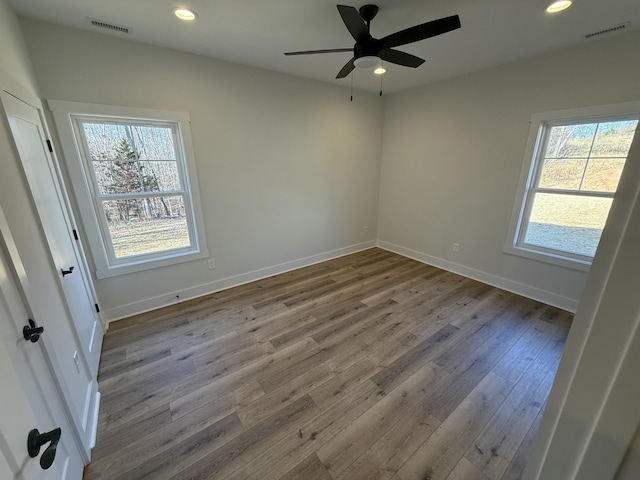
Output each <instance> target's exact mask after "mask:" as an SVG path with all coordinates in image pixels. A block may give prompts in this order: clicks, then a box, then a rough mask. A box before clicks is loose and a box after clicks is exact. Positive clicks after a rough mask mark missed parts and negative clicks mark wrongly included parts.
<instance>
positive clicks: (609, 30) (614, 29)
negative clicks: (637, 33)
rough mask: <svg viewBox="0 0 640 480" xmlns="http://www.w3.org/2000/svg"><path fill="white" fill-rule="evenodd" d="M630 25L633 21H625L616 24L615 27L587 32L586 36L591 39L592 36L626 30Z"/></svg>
mask: <svg viewBox="0 0 640 480" xmlns="http://www.w3.org/2000/svg"><path fill="white" fill-rule="evenodd" d="M629 27H631V22H625V23H621V24H620V25H615V26H613V27H609V28H605V29H604V30H600V31H598V32H593V33H587V34H586V35H585V36H584V38H586V39H590V38H594V37H601V36H603V35H610V34H612V33H616V32H619V31H621V30H626V29H627V28H629Z"/></svg>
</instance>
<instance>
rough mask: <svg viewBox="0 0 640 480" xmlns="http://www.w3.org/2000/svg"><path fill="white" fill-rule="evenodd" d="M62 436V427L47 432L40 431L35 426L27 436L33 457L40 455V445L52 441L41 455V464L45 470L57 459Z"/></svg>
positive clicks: (28, 446)
mask: <svg viewBox="0 0 640 480" xmlns="http://www.w3.org/2000/svg"><path fill="white" fill-rule="evenodd" d="M61 436H62V430H61V429H60V428H56V429H55V430H51V431H50V432H47V433H40V432H39V431H38V429H37V428H34V429H33V430H31V431H30V432H29V436H28V437H27V451H28V452H29V456H30V457H31V458H35V457H37V456H38V454H39V453H40V447H42V446H43V445H44V444H45V443H48V442H51V443H50V444H49V446H48V447H47V449H46V450H45V451H44V453H43V454H42V456H41V457H40V466H41V467H42V469H43V470H46V469H47V468H49V467H50V466H51V465H53V461H54V460H55V459H56V450H57V449H58V442H59V441H60V437H61Z"/></svg>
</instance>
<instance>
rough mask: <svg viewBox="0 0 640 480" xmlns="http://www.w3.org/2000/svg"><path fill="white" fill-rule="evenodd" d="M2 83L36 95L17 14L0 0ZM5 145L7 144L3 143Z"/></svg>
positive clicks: (0, 75) (24, 92)
mask: <svg viewBox="0 0 640 480" xmlns="http://www.w3.org/2000/svg"><path fill="white" fill-rule="evenodd" d="M0 60H1V61H0V84H1V86H2V87H3V88H4V89H5V90H12V91H16V90H18V91H19V92H20V93H21V94H25V96H26V95H30V96H32V95H35V94H36V91H37V86H36V81H35V76H34V73H33V69H32V68H31V63H30V62H29V58H28V56H27V49H26V46H25V43H24V38H23V37H22V32H21V30H20V24H19V22H18V19H17V17H16V15H15V14H14V13H13V10H11V7H9V5H8V4H7V2H6V0H0ZM3 145H5V144H3Z"/></svg>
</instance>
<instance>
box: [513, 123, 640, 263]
mask: <svg viewBox="0 0 640 480" xmlns="http://www.w3.org/2000/svg"><path fill="white" fill-rule="evenodd" d="M637 124H638V116H637V115H634V116H625V117H614V118H612V117H609V118H601V119H595V120H594V119H590V120H589V121H582V122H581V121H579V120H575V119H573V120H566V121H543V122H542V123H541V126H540V129H539V133H538V139H537V142H536V148H535V149H534V155H533V166H532V168H531V169H530V175H529V180H528V185H529V187H528V188H527V190H526V192H525V196H524V206H523V209H522V211H521V212H522V213H521V215H520V218H519V223H518V228H517V230H516V232H517V234H516V238H515V242H514V246H515V247H516V248H520V249H525V250H529V251H533V252H536V253H540V254H543V255H551V256H555V257H561V258H565V259H569V260H573V261H579V262H582V263H585V264H588V263H590V262H591V260H592V258H593V256H594V255H595V252H596V249H597V246H598V243H599V240H600V236H601V233H602V230H603V228H604V224H605V222H606V219H607V216H608V213H609V209H610V207H611V203H612V200H613V196H614V194H615V190H616V188H617V185H618V182H619V180H620V175H621V173H622V169H623V167H624V162H625V161H626V157H627V155H628V152H629V148H630V146H631V141H632V139H633V135H634V132H635V130H636V127H637ZM514 253H516V252H514Z"/></svg>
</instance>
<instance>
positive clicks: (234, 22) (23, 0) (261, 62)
mask: <svg viewBox="0 0 640 480" xmlns="http://www.w3.org/2000/svg"><path fill="white" fill-rule="evenodd" d="M9 1H10V3H11V4H12V5H13V7H14V9H15V10H16V12H18V13H19V14H20V15H23V16H28V17H35V18H39V19H43V20H48V21H51V22H54V23H58V24H62V25H68V26H72V27H78V28H83V29H87V30H93V31H96V32H101V33H105V34H108V35H114V36H120V37H125V38H129V39H131V40H135V41H141V42H146V43H151V44H155V45H161V46H165V47H170V48H174V49H177V50H183V51H187V52H193V53H197V54H200V55H206V56H209V57H213V58H217V59H222V60H228V61H230V62H236V63H241V64H245V65H250V66H254V67H259V68H265V69H269V70H274V71H277V72H282V73H287V74H291V75H296V76H300V77H306V78H312V79H316V80H320V81H324V82H330V83H335V84H339V85H345V86H349V85H350V82H351V79H350V77H347V78H345V79H341V80H336V79H335V76H336V74H337V73H338V71H339V70H340V68H341V67H342V66H343V65H344V64H345V63H346V62H347V61H348V60H349V59H350V58H351V55H350V54H349V53H331V54H325V55H310V56H295V57H285V56H284V55H283V52H286V51H293V50H315V49H324V48H345V47H352V46H353V43H354V41H353V39H352V38H351V36H350V35H349V33H348V31H347V29H346V28H345V26H344V24H343V22H342V20H341V18H340V16H339V14H338V10H337V9H336V3H343V4H345V5H352V6H355V7H356V8H357V7H360V6H361V5H362V4H364V3H366V1H360V2H353V1H352V0H342V1H341V2H336V0H9ZM547 1H548V0H547ZM377 5H378V6H379V7H380V11H379V13H378V16H377V17H376V18H375V19H374V20H373V22H372V24H371V33H372V35H373V36H374V37H375V38H380V37H383V36H385V35H388V34H390V33H393V32H395V31H398V30H402V29H404V28H407V27H410V26H414V25H417V24H420V23H424V22H428V21H431V20H435V19H437V18H440V17H444V16H449V15H454V14H458V15H459V16H460V20H461V22H462V28H461V29H459V30H455V31H453V32H449V33H447V34H445V35H442V36H440V37H435V38H431V39H427V40H424V41H422V42H419V43H415V44H412V45H407V46H404V47H398V49H399V50H403V51H406V52H408V53H412V54H414V55H418V56H420V57H422V58H425V59H426V60H427V61H426V63H424V64H423V65H422V66H421V67H419V68H417V69H413V68H406V67H399V66H395V65H386V66H387V73H386V74H385V75H384V91H385V92H386V93H392V92H397V91H400V90H405V89H408V88H412V87H415V86H418V85H423V84H426V83H430V82H434V81H437V80H442V79H445V78H450V77H453V76H456V75H459V74H462V73H466V72H470V71H473V70H480V69H483V68H487V67H489V66H493V65H498V64H501V63H505V62H508V61H512V60H516V59H519V58H524V57H528V56H531V55H535V54H538V53H542V52H545V51H550V50H555V49H558V48H562V47H565V46H569V45H576V44H580V43H585V42H594V41H598V40H597V39H591V40H586V39H584V35H585V34H588V33H591V32H594V31H599V30H602V29H605V28H608V27H611V26H614V25H617V24H621V23H624V22H631V28H629V29H627V30H628V31H630V30H636V29H637V26H640V2H639V1H638V0H574V5H573V6H572V7H571V8H570V9H568V10H566V11H564V12H562V13H559V14H556V15H549V14H547V13H545V10H544V8H545V6H546V4H545V0H377ZM177 6H187V7H190V8H192V9H193V10H195V11H196V12H197V13H198V15H199V18H198V19H197V20H196V21H195V22H192V23H186V22H183V21H180V20H178V19H176V18H175V17H174V16H173V9H174V8H175V7H177ZM87 17H91V18H95V19H98V20H102V21H105V22H108V23H115V24H119V25H124V26H127V27H130V28H131V33H130V34H127V35H125V34H118V33H111V32H108V31H105V30H102V29H99V28H96V27H92V26H91V25H90V24H89V21H88V20H87ZM603 38H606V36H605V37H603ZM636 60H637V59H634V60H632V61H636ZM630 61H631V60H630ZM354 87H355V88H357V89H363V90H368V91H372V92H377V91H378V90H379V87H380V78H379V77H377V76H375V75H373V73H372V72H371V70H361V69H356V71H355V72H354Z"/></svg>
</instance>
